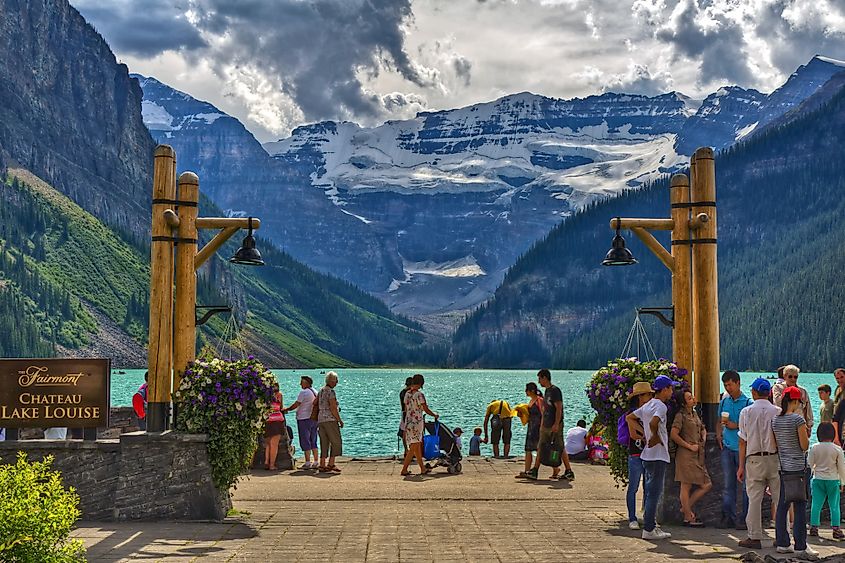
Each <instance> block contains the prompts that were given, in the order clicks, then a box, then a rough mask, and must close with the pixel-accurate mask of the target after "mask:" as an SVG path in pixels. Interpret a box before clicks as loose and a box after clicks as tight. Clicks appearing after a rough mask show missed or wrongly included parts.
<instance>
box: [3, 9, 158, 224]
mask: <svg viewBox="0 0 845 563" xmlns="http://www.w3.org/2000/svg"><path fill="white" fill-rule="evenodd" d="M0 45H2V49H0V77H2V80H0V150H2V152H3V153H5V155H6V157H10V158H11V159H13V160H14V161H16V162H17V163H19V164H20V165H21V166H23V167H25V168H27V169H29V170H31V171H32V172H33V173H35V174H37V175H38V176H39V177H41V178H43V179H44V180H46V181H48V182H49V183H50V184H51V185H53V186H54V187H55V188H57V189H58V190H60V191H61V192H62V193H64V194H66V195H68V196H69V197H71V198H72V199H73V200H74V201H76V202H78V203H79V204H80V205H81V206H82V207H84V208H85V209H87V210H89V211H90V212H92V213H94V214H95V215H96V216H97V217H99V218H100V219H101V220H103V221H104V222H106V223H107V224H109V225H111V226H114V227H116V228H118V229H119V230H121V231H123V232H125V233H129V234H130V236H131V237H132V238H134V239H135V240H141V239H143V238H146V234H145V233H146V232H147V231H148V229H149V211H148V205H147V204H148V201H149V197H150V196H149V194H148V192H149V186H150V183H151V171H152V164H151V162H152V153H153V149H154V142H153V140H152V138H151V137H150V136H149V134H148V133H147V131H146V130H145V128H144V126H143V122H142V119H141V115H140V113H139V112H138V107H139V105H140V103H141V96H142V93H141V89H140V87H139V86H138V83H137V82H136V81H135V80H132V79H131V78H130V77H129V72H128V70H127V68H126V66H125V65H122V64H118V62H117V60H116V59H115V57H114V54H112V52H111V50H110V49H109V46H108V45H107V44H106V42H105V41H104V40H103V38H102V37H101V36H100V35H99V34H98V33H97V32H96V31H94V29H93V28H92V27H91V26H89V25H88V23H87V22H86V21H85V19H84V18H83V17H82V16H81V15H80V14H79V12H77V11H76V9H74V8H73V7H71V6H70V5H69V4H68V3H67V2H60V1H56V0H0ZM93 93H96V94H95V95H94V94H93ZM104 196H106V197H104Z"/></svg>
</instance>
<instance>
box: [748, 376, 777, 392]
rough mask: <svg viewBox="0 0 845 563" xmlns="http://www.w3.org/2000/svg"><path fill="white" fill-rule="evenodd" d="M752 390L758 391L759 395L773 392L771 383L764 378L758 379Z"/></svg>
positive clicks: (752, 385) (752, 384)
mask: <svg viewBox="0 0 845 563" xmlns="http://www.w3.org/2000/svg"><path fill="white" fill-rule="evenodd" d="M751 388H752V389H754V390H755V391H757V392H758V393H768V392H769V391H771V390H772V384H771V383H769V381H768V380H767V379H764V378H762V377H758V378H757V379H755V380H754V382H753V383H751Z"/></svg>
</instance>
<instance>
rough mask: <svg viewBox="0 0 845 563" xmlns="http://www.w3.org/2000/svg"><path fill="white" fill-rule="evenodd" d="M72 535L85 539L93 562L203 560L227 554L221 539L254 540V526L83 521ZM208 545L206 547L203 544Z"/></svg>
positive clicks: (232, 522) (234, 521)
mask: <svg viewBox="0 0 845 563" xmlns="http://www.w3.org/2000/svg"><path fill="white" fill-rule="evenodd" d="M71 535H72V536H73V537H75V538H78V539H80V540H82V541H83V542H84V543H85V546H86V548H87V558H88V560H89V561H96V560H109V561H117V560H119V559H122V558H127V557H132V558H136V559H161V558H164V557H174V556H180V555H181V556H183V557H202V556H207V555H213V554H215V553H219V552H221V551H223V548H221V547H215V546H214V545H212V544H213V543H214V542H217V541H219V540H221V539H226V540H237V539H250V538H254V537H256V536H257V535H258V533H257V531H256V530H255V529H254V528H253V527H252V526H250V525H248V524H246V523H244V522H242V521H240V520H237V519H234V518H230V519H226V520H225V521H223V522H221V523H217V522H142V523H141V522H125V523H124V522H120V523H112V522H80V523H79V525H78V527H77V529H76V530H74V531H73V532H72V533H71ZM203 544H206V545H203Z"/></svg>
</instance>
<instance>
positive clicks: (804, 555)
mask: <svg viewBox="0 0 845 563" xmlns="http://www.w3.org/2000/svg"><path fill="white" fill-rule="evenodd" d="M795 555H796V556H797V557H800V558H801V559H807V560H808V561H816V560H817V559H818V558H819V552H818V551H816V550H815V549H813V548H812V547H810V546H809V545H808V546H807V549H805V550H804V551H796V552H795Z"/></svg>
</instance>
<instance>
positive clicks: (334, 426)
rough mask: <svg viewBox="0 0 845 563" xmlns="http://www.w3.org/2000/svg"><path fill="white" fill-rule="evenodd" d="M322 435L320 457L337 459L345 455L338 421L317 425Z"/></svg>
mask: <svg viewBox="0 0 845 563" xmlns="http://www.w3.org/2000/svg"><path fill="white" fill-rule="evenodd" d="M317 432H318V433H319V435H320V457H321V458H326V457H337V456H339V455H343V439H342V438H341V436H340V425H339V424H338V423H337V421H336V420H330V421H328V422H321V423H320V424H318V425H317Z"/></svg>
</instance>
